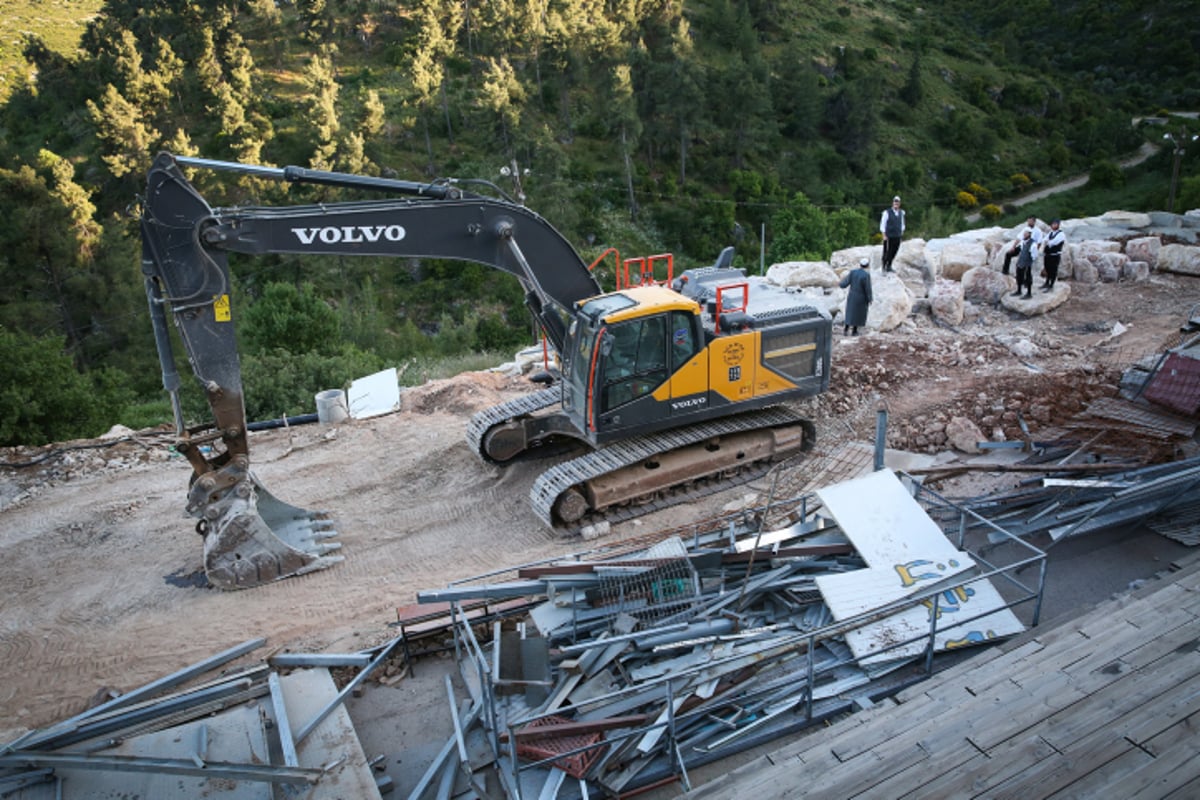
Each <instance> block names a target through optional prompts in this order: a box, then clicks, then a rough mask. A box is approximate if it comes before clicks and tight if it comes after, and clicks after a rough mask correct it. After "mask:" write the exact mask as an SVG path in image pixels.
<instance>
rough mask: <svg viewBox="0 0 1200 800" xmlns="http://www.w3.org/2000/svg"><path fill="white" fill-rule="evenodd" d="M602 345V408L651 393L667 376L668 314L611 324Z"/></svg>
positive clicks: (614, 405)
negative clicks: (666, 315) (605, 340)
mask: <svg viewBox="0 0 1200 800" xmlns="http://www.w3.org/2000/svg"><path fill="white" fill-rule="evenodd" d="M605 336H606V337H607V339H608V341H607V342H606V343H605V344H604V346H603V351H602V353H603V359H604V363H603V369H602V376H603V377H602V379H601V380H602V381H603V386H602V391H601V406H600V410H601V411H608V410H610V409H613V408H616V407H617V406H620V405H623V404H625V403H628V402H631V401H633V400H636V399H637V398H639V397H643V396H644V395H647V394H650V393H651V392H653V391H654V390H655V389H657V388H658V387H659V386H661V385H662V383H663V381H665V380H666V379H667V375H668V372H667V342H668V338H667V318H666V317H665V316H657V317H649V318H647V319H639V320H631V321H629V322H621V323H618V324H616V325H612V326H610V327H609V328H608V330H607V331H606V333H605Z"/></svg>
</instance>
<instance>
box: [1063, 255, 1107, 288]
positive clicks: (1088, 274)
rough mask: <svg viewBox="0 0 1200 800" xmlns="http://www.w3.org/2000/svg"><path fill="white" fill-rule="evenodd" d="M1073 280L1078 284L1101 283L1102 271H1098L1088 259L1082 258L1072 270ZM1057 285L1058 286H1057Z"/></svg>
mask: <svg viewBox="0 0 1200 800" xmlns="http://www.w3.org/2000/svg"><path fill="white" fill-rule="evenodd" d="M1071 271H1072V273H1073V274H1072V275H1071V280H1073V281H1075V282H1076V283H1099V282H1100V271H1099V270H1097V269H1096V265H1095V264H1093V263H1092V262H1091V261H1088V260H1087V259H1086V258H1081V259H1079V260H1078V261H1076V262H1075V265H1074V268H1073V269H1072V270H1071ZM1056 285H1057V284H1056Z"/></svg>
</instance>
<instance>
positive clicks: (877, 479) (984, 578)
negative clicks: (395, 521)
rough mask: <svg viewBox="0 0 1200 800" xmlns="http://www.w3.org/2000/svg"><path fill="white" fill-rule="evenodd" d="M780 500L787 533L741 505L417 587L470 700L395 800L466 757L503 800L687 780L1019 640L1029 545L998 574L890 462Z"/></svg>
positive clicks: (1034, 589)
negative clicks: (518, 604)
mask: <svg viewBox="0 0 1200 800" xmlns="http://www.w3.org/2000/svg"><path fill="white" fill-rule="evenodd" d="M914 495H915V496H916V498H920V501H919V502H918V499H916V498H915V497H914ZM784 505H790V508H791V511H792V518H793V519H794V521H793V522H792V523H791V524H789V525H787V526H786V527H783V528H780V529H777V530H773V531H764V530H762V529H761V527H760V526H759V524H758V521H759V520H761V519H762V518H764V516H765V511H766V509H763V508H759V509H754V510H752V511H751V512H746V513H742V514H738V515H735V516H733V517H729V518H725V519H723V520H719V521H715V522H710V523H707V524H706V525H699V526H697V527H696V528H694V529H693V530H692V531H691V532H690V533H689V534H687V535H684V536H680V535H678V533H677V532H676V533H675V534H673V535H670V536H667V537H666V538H661V539H660V540H659V541H656V542H653V543H643V544H642V546H639V547H637V548H636V549H626V550H624V551H615V550H613V549H611V548H610V549H608V550H605V551H594V552H590V553H586V554H579V555H576V556H572V557H570V558H566V559H559V560H555V561H550V562H544V563H537V564H530V565H525V566H522V567H518V568H514V569H513V570H506V571H504V572H497V573H492V574H489V575H486V576H480V577H479V578H476V579H472V580H471V581H468V582H464V583H461V584H456V585H452V586H450V587H448V588H446V589H442V590H436V591H428V592H422V593H421V594H420V595H419V600H420V601H421V602H423V603H436V602H447V601H448V602H450V603H451V606H452V608H454V609H456V610H455V611H454V616H455V619H456V620H457V623H458V624H456V625H455V627H454V633H455V639H456V649H457V651H458V653H459V667H460V670H461V672H462V674H463V678H464V680H465V682H466V683H467V685H468V687H469V689H470V693H471V700H470V702H469V703H467V704H464V706H463V708H462V709H452V710H454V712H455V713H454V716H455V721H456V734H455V739H457V741H458V742H459V744H458V746H457V747H456V746H455V745H454V739H452V741H451V742H448V743H447V746H446V748H444V750H443V758H442V759H439V760H438V761H436V762H435V763H434V764H432V765H431V766H430V767H429V770H428V771H427V773H426V774H425V776H424V778H423V780H422V781H421V783H420V785H419V786H418V787H417V790H416V791H415V792H414V793H413V795H412V796H413V797H422V796H433V795H432V794H428V795H426V794H424V793H425V792H427V791H429V792H432V787H434V786H437V785H441V786H445V785H449V784H452V783H453V776H452V773H457V772H458V771H459V768H463V767H464V765H466V764H468V763H469V767H470V769H468V770H467V771H472V770H473V771H475V773H476V774H478V773H479V771H480V770H482V769H484V768H488V767H490V768H494V770H495V774H496V775H498V777H499V779H500V781H501V782H502V784H503V787H504V791H505V793H506V795H507V796H508V797H536V796H558V797H572V796H583V797H586V796H589V794H590V793H591V792H601V793H607V794H619V793H622V792H628V791H631V790H633V789H638V788H646V787H649V786H652V785H654V784H656V783H659V782H662V781H674V780H679V781H681V782H682V784H683V785H684V787H685V788H686V787H687V786H688V779H687V771H688V769H690V768H693V767H695V766H696V765H699V764H703V763H707V762H709V761H712V760H715V759H717V758H722V757H725V756H727V755H730V754H732V753H735V752H738V751H739V750H742V749H745V748H747V747H751V746H754V745H756V744H761V743H763V742H766V741H769V740H771V739H773V738H776V737H779V736H781V735H784V734H785V733H788V732H792V731H796V730H799V729H802V728H804V727H807V726H811V725H813V724H815V723H817V722H820V721H822V720H825V719H828V718H830V717H833V716H835V715H838V714H841V713H844V712H847V711H850V710H852V709H853V708H854V707H856V706H865V705H870V704H871V703H872V702H874V701H875V700H877V699H879V698H881V697H884V696H887V695H889V694H892V693H894V692H896V691H898V690H899V689H900V688H901V687H903V686H905V685H907V684H909V683H911V682H914V681H917V680H921V679H922V678H923V677H926V676H927V675H928V674H929V672H930V671H931V670H933V669H934V668H935V665H934V662H935V659H936V660H939V662H940V660H941V659H943V658H945V659H949V658H952V657H953V655H954V654H958V653H961V652H962V650H963V648H965V647H968V646H970V645H974V644H983V643H987V642H991V641H995V640H997V639H1000V638H1003V637H1006V636H1010V635H1013V634H1015V633H1017V632H1020V631H1021V630H1024V625H1023V624H1022V623H1021V622H1020V621H1018V619H1017V617H1016V615H1015V614H1013V612H1012V610H1010V609H1011V608H1012V607H1015V606H1017V605H1019V604H1022V603H1026V602H1030V601H1034V600H1036V599H1037V598H1038V597H1039V596H1040V593H1041V590H1042V588H1043V587H1042V584H1041V582H1040V577H1039V579H1038V582H1037V584H1036V585H1033V586H1026V585H1024V584H1022V583H1021V582H1020V579H1019V577H1018V576H1017V575H1016V571H1017V570H1018V569H1019V568H1020V567H1022V566H1028V565H1030V564H1036V563H1040V562H1041V560H1042V559H1043V558H1044V555H1043V554H1042V553H1041V551H1039V550H1038V549H1037V548H1034V547H1031V546H1029V545H1027V544H1025V543H1021V542H1018V541H1016V540H1014V543H1015V545H1016V546H1015V547H1014V548H1011V549H1009V551H1008V553H1007V555H1008V556H1009V558H1010V559H1012V560H1010V561H1009V562H1008V563H1006V564H1004V565H997V564H994V563H991V562H989V561H987V560H985V559H983V558H982V557H980V556H979V555H977V554H974V553H968V552H965V551H964V550H963V549H962V544H963V543H962V540H961V539H959V540H958V541H957V544H955V543H952V541H951V539H950V538H948V537H947V535H946V534H945V533H944V532H943V529H942V528H941V527H939V526H938V525H937V524H936V523H934V521H933V519H932V518H931V516H930V515H929V513H927V507H929V506H937V507H939V508H940V509H942V511H941V512H939V513H940V514H941V515H942V516H947V515H949V514H952V511H951V510H950V509H951V507H950V505H949V504H948V503H947V502H946V501H945V500H944V499H942V498H940V497H938V496H937V495H935V494H934V493H932V492H929V491H927V490H923V489H921V487H920V486H919V485H916V484H913V483H911V482H910V481H908V480H907V479H903V480H902V479H901V478H900V477H899V476H897V475H896V474H895V473H893V472H891V471H890V470H881V471H878V472H874V473H870V474H869V475H867V476H865V477H861V478H857V479H854V480H851V481H846V482H844V483H841V484H836V485H834V486H828V487H825V488H823V489H821V490H819V491H817V492H816V493H815V495H811V496H805V497H802V498H797V499H795V500H792V501H789V504H784ZM772 512H773V513H777V512H778V508H775V509H772ZM974 521H976V522H979V521H980V520H979V519H978V518H974ZM964 527H965V526H964V525H963V524H962V522H961V521H955V523H954V524H953V525H952V526H949V527H948V528H947V530H951V531H955V532H957V531H960V530H962V529H963V528H964ZM625 546H626V548H629V545H628V544H627V545H625ZM1040 572H1041V570H1035V571H1034V573H1033V574H1035V575H1036V574H1038V573H1040ZM999 575H1002V576H1003V578H1004V580H1003V581H1001V582H1002V583H1004V584H1005V588H1006V591H1008V593H1009V594H1008V597H1007V598H1002V597H1001V595H1000V594H999V592H998V591H997V590H996V588H995V587H994V586H993V585H992V583H991V580H990V578H993V577H996V576H999ZM516 598H524V599H530V598H533V599H536V600H537V602H536V604H535V605H533V606H532V608H531V610H529V611H528V612H523V613H522V614H520V615H518V616H513V617H510V618H508V619H507V620H500V619H494V620H493V621H491V623H490V626H489V625H478V624H474V623H473V622H472V620H471V619H470V618H469V617H468V615H467V614H466V613H465V612H463V611H461V604H463V603H473V602H474V603H478V602H479V601H480V600H481V599H487V600H488V601H491V602H497V603H499V602H507V601H511V600H513V599H516ZM1027 608H1028V607H1027ZM1033 608H1034V609H1036V603H1035V604H1034V605H1033ZM1032 622H1033V624H1036V610H1034V611H1033V619H1032ZM931 634H932V642H933V645H932V647H931V646H930V642H931ZM472 740H474V741H475V743H476V746H474V747H473V746H471V741H472ZM481 740H482V741H484V742H486V744H487V748H486V752H487V753H488V755H487V757H484V758H481V757H480V755H479V753H480V749H481V748H479V747H478V743H479V741H481ZM456 750H457V751H458V752H459V758H458V762H459V764H458V766H457V767H456V766H455V764H454V762H455V758H454V754H455V751H456ZM469 752H470V753H474V755H468V753H469ZM477 779H478V778H477ZM545 792H550V793H551V794H544V793H545ZM441 796H446V795H441Z"/></svg>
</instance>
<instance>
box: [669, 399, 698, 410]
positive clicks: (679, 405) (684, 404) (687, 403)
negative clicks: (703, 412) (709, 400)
mask: <svg viewBox="0 0 1200 800" xmlns="http://www.w3.org/2000/svg"><path fill="white" fill-rule="evenodd" d="M705 400H706V398H704V397H693V398H691V399H689V400H679V401H677V402H675V403H671V410H672V411H682V410H683V409H685V408H692V407H693V406H702V405H704V401H705Z"/></svg>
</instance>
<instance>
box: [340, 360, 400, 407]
mask: <svg viewBox="0 0 1200 800" xmlns="http://www.w3.org/2000/svg"><path fill="white" fill-rule="evenodd" d="M346 399H347V400H348V401H349V403H350V416H351V417H353V418H354V419H367V418H368V417H378V416H380V415H381V414H390V413H392V412H393V411H398V410H399V409H400V382H399V379H398V378H397V376H396V370H395V368H392V369H385V370H383V371H382V372H376V373H375V374H374V375H368V376H367V377H365V378H359V379H358V380H356V381H354V382H353V383H351V384H350V390H349V391H348V392H346Z"/></svg>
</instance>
